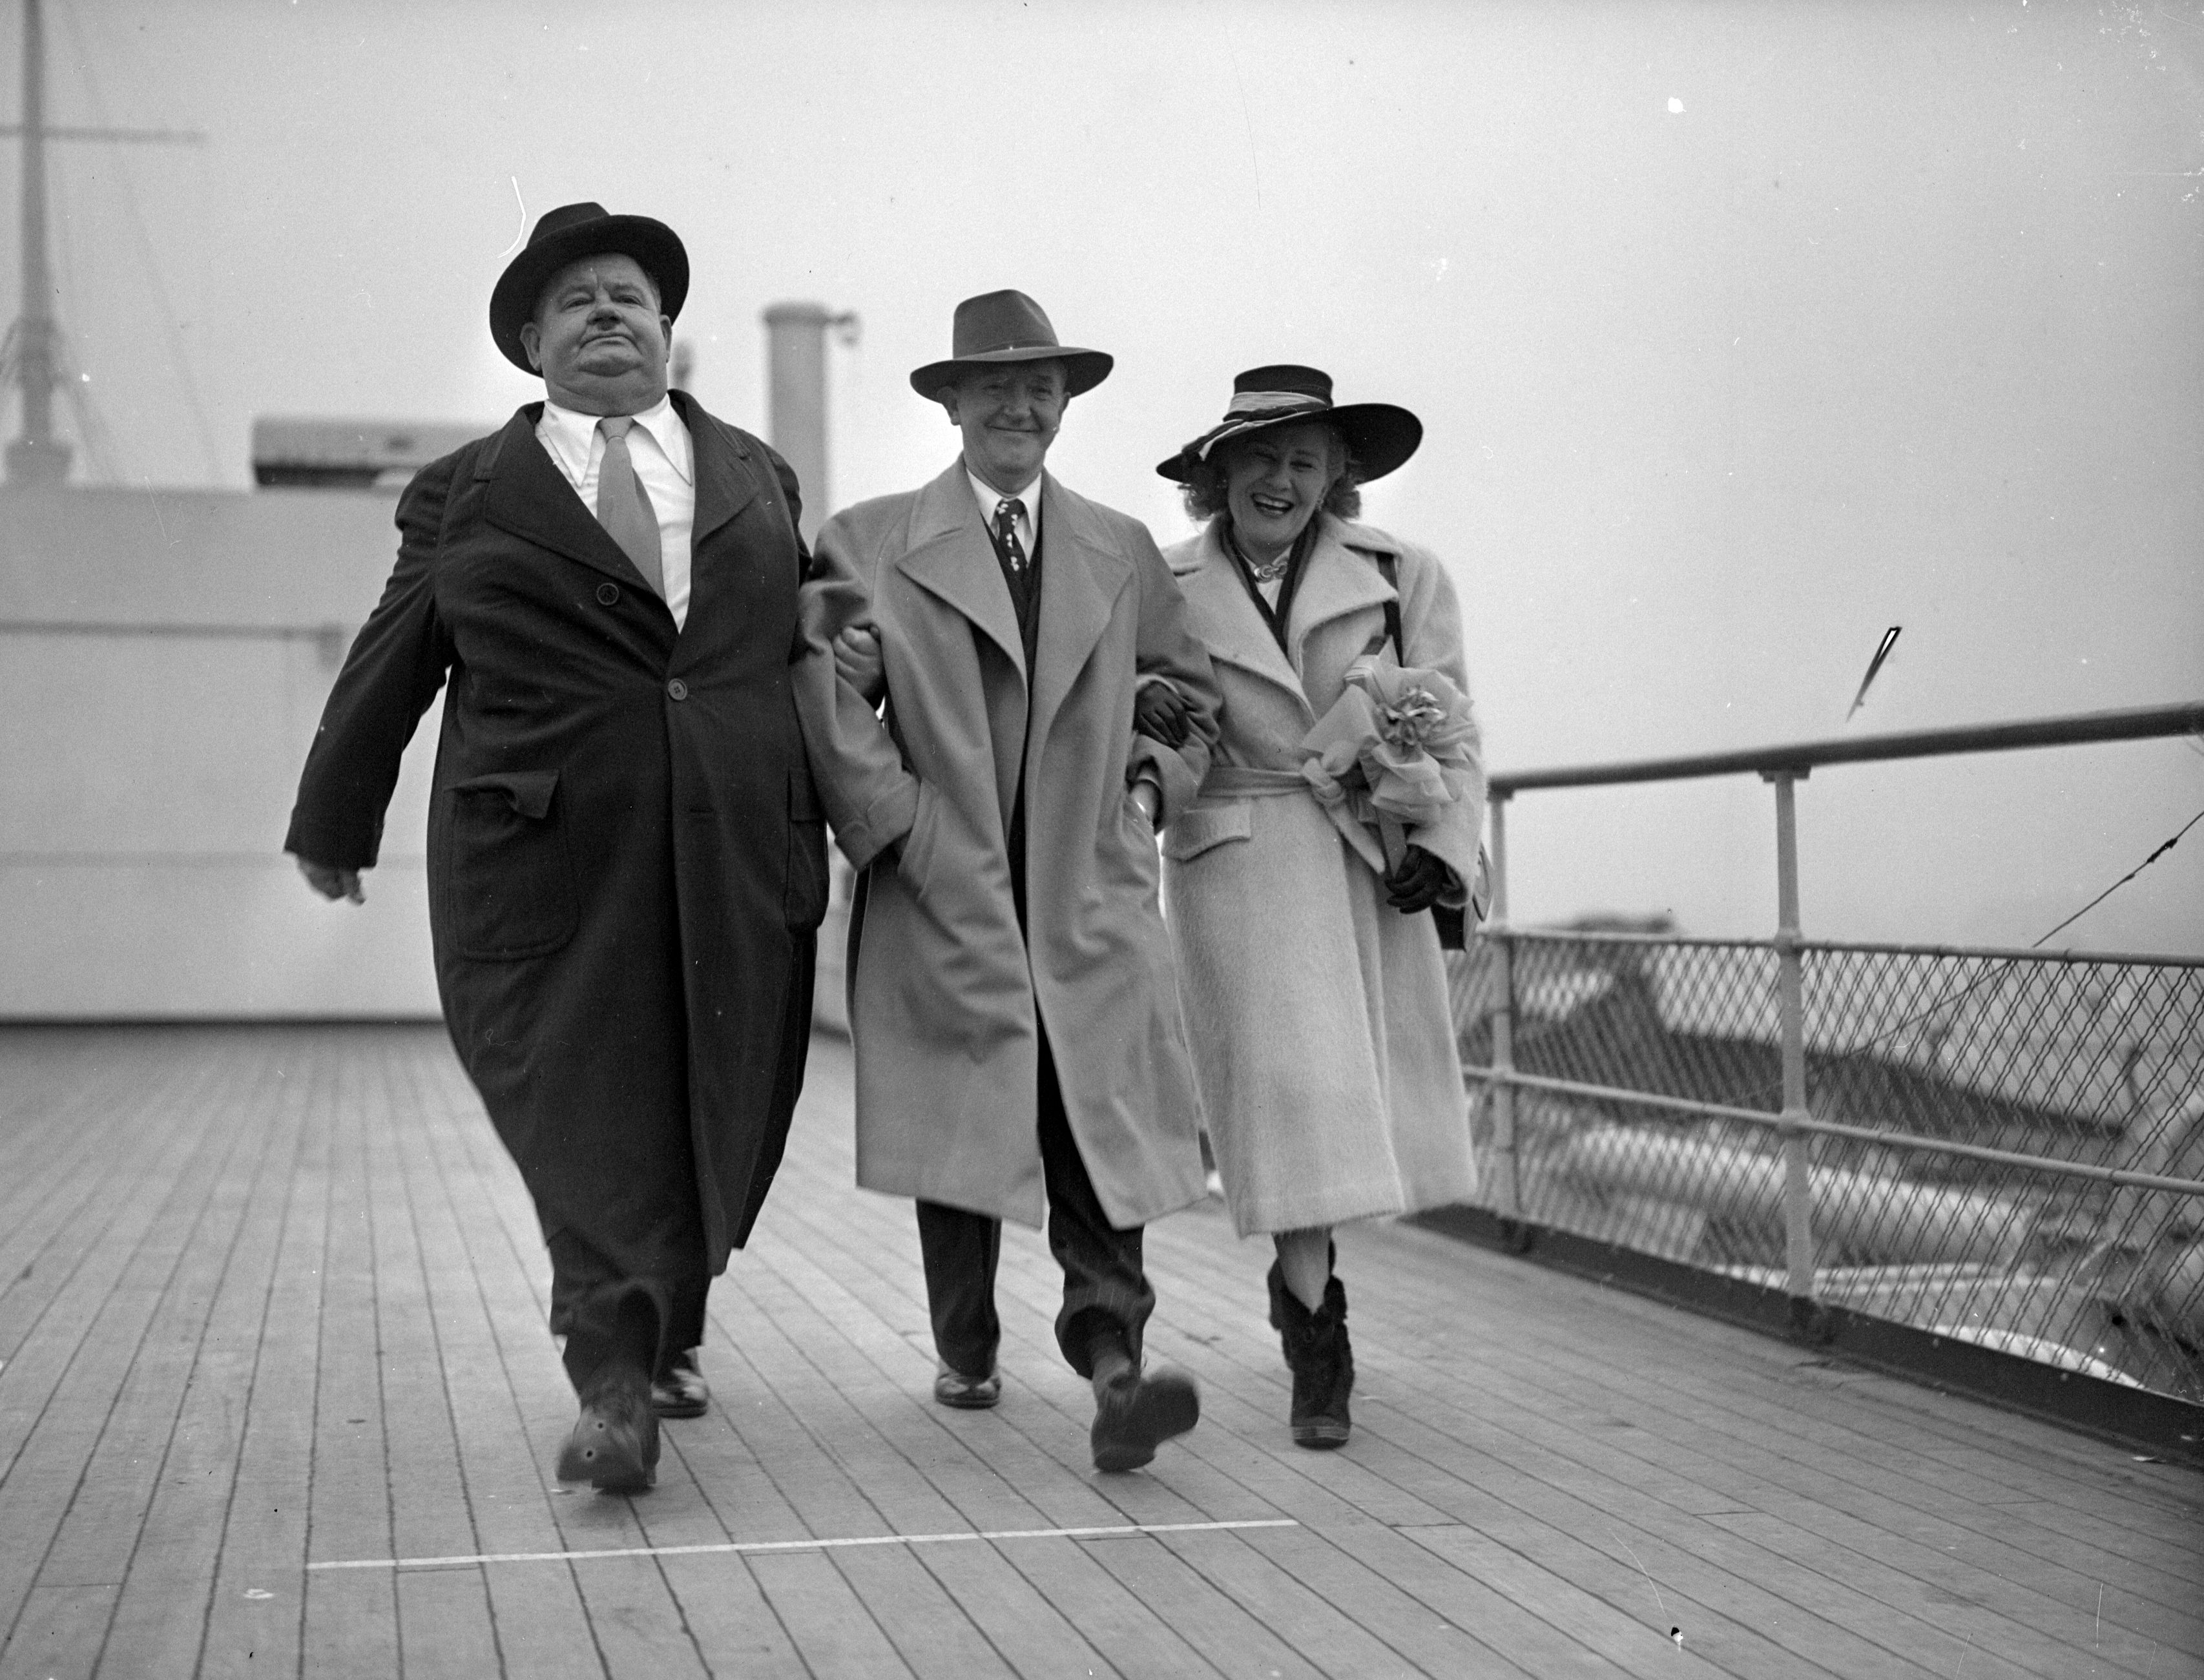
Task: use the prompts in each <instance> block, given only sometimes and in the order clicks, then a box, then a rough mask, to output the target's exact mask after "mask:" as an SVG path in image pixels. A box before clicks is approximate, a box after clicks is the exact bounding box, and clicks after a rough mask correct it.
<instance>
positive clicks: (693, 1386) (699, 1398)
mask: <svg viewBox="0 0 2204 1680" xmlns="http://www.w3.org/2000/svg"><path fill="white" fill-rule="evenodd" d="M711 1404H712V1387H711V1385H710V1384H709V1383H708V1382H706V1381H704V1374H703V1372H702V1371H700V1370H698V1369H696V1349H695V1348H693V1347H692V1348H690V1350H689V1351H688V1352H686V1353H677V1354H675V1355H674V1356H673V1358H672V1360H671V1361H669V1362H668V1363H667V1367H666V1369H664V1370H662V1371H661V1372H660V1373H659V1374H658V1375H656V1376H655V1377H653V1378H652V1379H651V1380H650V1409H651V1410H652V1411H655V1412H656V1413H657V1414H658V1415H659V1416H660V1417H702V1416H703V1415H704V1413H705V1411H706V1410H707V1409H708V1407H709V1406H710V1405H711Z"/></svg>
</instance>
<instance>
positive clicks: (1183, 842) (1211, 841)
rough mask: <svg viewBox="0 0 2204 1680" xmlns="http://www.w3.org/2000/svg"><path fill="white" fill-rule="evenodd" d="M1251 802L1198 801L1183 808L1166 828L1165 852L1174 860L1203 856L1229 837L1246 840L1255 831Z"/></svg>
mask: <svg viewBox="0 0 2204 1680" xmlns="http://www.w3.org/2000/svg"><path fill="white" fill-rule="evenodd" d="M1254 820H1255V813H1254V810H1253V806H1252V804H1251V802H1249V801H1247V800H1245V799H1235V800H1234V801H1233V802H1231V803H1230V804H1229V805H1197V806H1195V807H1194V808H1193V809H1191V810H1188V811H1182V812H1180V813H1178V815H1176V817H1173V818H1172V819H1170V824H1169V825H1168V826H1166V827H1165V828H1164V856H1165V857H1167V858H1169V859H1170V861H1172V862H1173V863H1184V862H1185V861H1187V860H1188V858H1194V857H1200V855H1202V853H1204V852H1206V851H1208V850H1209V849H1211V848H1212V847H1215V846H1221V845H1223V844H1224V843H1225V842H1226V841H1228V840H1245V839H1247V837H1248V836H1249V835H1251V834H1252V833H1253V831H1254Z"/></svg>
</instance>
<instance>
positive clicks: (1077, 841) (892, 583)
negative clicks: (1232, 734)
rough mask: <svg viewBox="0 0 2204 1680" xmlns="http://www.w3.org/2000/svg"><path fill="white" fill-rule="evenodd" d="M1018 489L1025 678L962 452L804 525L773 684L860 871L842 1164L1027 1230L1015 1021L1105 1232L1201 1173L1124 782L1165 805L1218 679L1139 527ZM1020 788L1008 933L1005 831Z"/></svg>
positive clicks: (1154, 888)
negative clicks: (1032, 499) (1149, 703)
mask: <svg viewBox="0 0 2204 1680" xmlns="http://www.w3.org/2000/svg"><path fill="white" fill-rule="evenodd" d="M1040 506H1041V518H1040V578H1041V589H1040V629H1039V638H1038V649H1037V652H1036V653H1035V654H1034V673H1035V674H1034V676H1033V677H1032V679H1031V680H1030V681H1028V672H1027V668H1026V659H1025V652H1024V647H1023V643H1022V640H1021V638H1020V636H1019V634H1018V621H1017V615H1016V610H1015V608H1014V607H1013V606H1012V605H1011V601H1010V589H1009V586H1008V585H1007V583H1005V582H1004V578H1003V574H1002V571H1001V567H1000V565H999V564H998V561H997V559H996V558H995V551H994V547H993V545H992V543H991V542H990V541H989V539H988V535H987V531H986V526H985V525H984V524H982V523H981V514H980V509H979V504H978V501H977V500H976V499H975V497H974V495H973V493H972V489H971V486H970V481H969V478H968V477H967V476H966V472H965V469H964V465H963V462H962V461H961V460H960V461H959V462H957V464H954V465H953V466H951V468H950V470H948V471H946V472H945V473H944V474H942V475H941V476H940V477H939V478H937V479H935V480H934V481H933V482H932V483H930V484H928V485H927V486H926V487H925V488H922V489H919V490H916V491H913V492H910V493H908V494H902V495H893V496H884V497H881V498H880V499H879V500H874V501H868V502H862V503H860V504H859V505H858V506H855V507H852V508H850V509H848V510H846V511H845V512H842V513H839V514H837V515H836V516H835V517H834V518H832V519H831V520H829V521H828V522H827V524H826V525H825V526H824V527H823V528H822V529H821V531H820V533H819V536H818V540H817V541H816V543H815V546H814V562H813V572H812V577H811V581H810V582H809V583H807V584H806V585H805V586H804V589H803V636H804V648H803V654H802V656H801V657H800V658H799V660H798V661H797V669H796V673H795V674H796V678H797V707H798V712H799V715H800V716H801V717H802V719H803V729H804V735H805V739H806V741H807V742H808V744H809V748H810V751H811V755H812V762H813V765H814V766H815V771H816V773H817V776H818V780H819V787H820V791H821V797H822V798H823V800H824V801H825V803H826V807H827V818H828V820H829V821H830V822H831V823H832V825H833V828H834V830H835V834H836V837H837V839H838V843H840V845H841V847H842V849H843V850H844V852H845V853H846V854H847V855H848V856H849V858H850V862H851V863H852V864H854V865H855V866H856V867H857V868H858V870H859V871H860V872H862V873H861V877H860V881H859V888H858V894H857V897H856V903H855V906H854V908H853V911H852V916H851V922H850V964H849V970H848V972H849V976H850V979H849V986H850V1036H851V1038H852V1039H853V1040H854V1042H855V1045H856V1063H857V1181H858V1183H859V1184H860V1185H862V1186H864V1187H865V1188H867V1189H869V1190H878V1191H884V1192H888V1193H889V1194H892V1195H899V1196H915V1197H920V1198H924V1199H926V1200H927V1201H933V1202H940V1203H944V1204H948V1205H950V1206H952V1207H959V1208H965V1209H969V1210H972V1211H974V1212H977V1213H985V1214H992V1215H993V1216H996V1217H998V1218H1004V1219H1012V1220H1016V1221H1017V1222H1021V1223H1022V1224H1026V1225H1032V1226H1038V1225H1040V1222H1041V1214H1042V1207H1043V1202H1044V1192H1043V1184H1042V1177H1041V1160H1040V1145H1039V1144H1038V1141H1037V1139H1036V1134H1035V1129H1034V1121H1035V1113H1036V1110H1035V1102H1036V1093H1037V1091H1038V1079H1039V1073H1038V1067H1039V1062H1038V1051H1039V1043H1040V1041H1039V1038H1038V1037H1037V1036H1036V1032H1035V1026H1036V1022H1037V1021H1039V1022H1040V1023H1045V1024H1046V1031H1047V1034H1048V1041H1049V1045H1050V1049H1051V1050H1052V1054H1053V1055H1054V1056H1055V1059H1056V1066H1057V1073H1058V1081H1059V1083H1060V1085H1061V1086H1062V1089H1063V1102H1064V1107H1065V1109H1066V1111H1067V1112H1068V1114H1069V1118H1070V1123H1071V1131H1072V1135H1073V1137H1074V1139H1075V1141H1076V1142H1077V1144H1078V1146H1079V1152H1080V1156H1081V1159H1082V1161H1083V1162H1085V1163H1086V1166H1087V1173H1088V1175H1089V1176H1090V1177H1091V1178H1092V1179H1093V1183H1094V1188H1095V1192H1096V1193H1097V1195H1098V1196H1099V1198H1100V1200H1101V1203H1102V1206H1103V1209H1104V1210H1105V1212H1106V1213H1107V1214H1108V1216H1109V1217H1110V1220H1111V1223H1112V1224H1114V1225H1117V1226H1118V1227H1131V1226H1135V1225H1140V1224H1143V1223H1145V1222H1147V1221H1149V1220H1152V1219H1155V1218H1158V1217H1159V1216H1162V1215H1164V1214H1166V1213H1169V1212H1170V1211H1171V1210H1174V1209H1176V1208H1181V1207H1184V1206H1186V1205H1187V1204H1189V1203H1191V1202H1194V1201H1196V1200H1198V1199H1200V1196H1201V1194H1202V1173H1201V1162H1200V1152H1199V1150H1198V1148H1197V1145H1196V1133H1197V1127H1198V1125H1199V1115H1198V1110H1197V1105H1196V1098H1195V1096H1194V1076H1193V1071H1192V1069H1191V1068H1190V1067H1189V1065H1188V1056H1187V1050H1186V1038H1185V1030H1184V1027H1183V1026H1182V1021H1181V1018H1180V1012H1179V998H1178V990H1177V985H1176V979H1175V976H1174V974H1173V972H1172V967H1171V954H1170V938H1169V936H1168V935H1167V934H1166V933H1165V932H1164V926H1163V921H1162V916H1161V906H1160V903H1159V901H1158V872H1159V865H1158V860H1157V856H1156V843H1155V836H1154V832H1153V831H1152V829H1151V828H1150V827H1149V825H1148V824H1147V821H1146V819H1145V818H1144V817H1143V816H1142V814H1141V810H1140V807H1139V806H1138V805H1137V803H1135V801H1134V800H1133V798H1132V796H1131V793H1130V786H1129V784H1130V781H1131V778H1133V777H1134V776H1135V775H1136V774H1138V773H1139V772H1140V771H1141V767H1142V766H1146V767H1147V768H1148V770H1149V772H1150V773H1151V775H1152V778H1153V779H1154V780H1155V781H1156V782H1157V783H1158V784H1159V786H1160V788H1161V791H1162V800H1163V810H1164V813H1165V815H1166V816H1168V814H1169V813H1170V812H1172V811H1174V810H1176V809H1177V808H1179V807H1182V806H1184V805H1185V804H1187V803H1188V802H1190V801H1191V800H1192V798H1193V796H1194V789H1195V787H1196V786H1197V785H1198V784H1199V783H1200V779H1201V777H1202V774H1203V772H1204V771H1205V770H1206V767H1207V766H1208V762H1209V743H1210V741H1211V738H1212V736H1213V735H1214V734H1215V722H1214V719H1215V715H1216V709H1217V691H1216V687H1215V680H1214V677H1213V676H1212V672H1211V668H1210V664H1209V660H1208V657H1207V655H1206V654H1204V653H1203V651H1202V648H1201V643H1200V641H1199V640H1198V639H1197V638H1196V637H1195V636H1194V633H1193V631H1192V630H1191V629H1190V628H1189V626H1188V622H1187V614H1186V607H1185V603H1184V601H1183V600H1182V599H1181V597H1180V595H1179V590H1178V587H1177V585H1176V583H1173V582H1172V579H1171V575H1170V569H1169V567H1167V566H1166V565H1164V559H1163V556H1162V555H1161V554H1160V553H1158V551H1157V548H1156V545H1155V542H1154V541H1153V540H1152V538H1151V537H1150V536H1149V535H1148V533H1147V529H1146V527H1145V526H1143V525H1142V524H1140V522H1139V521H1137V520H1135V519H1132V518H1128V517H1126V516H1125V515H1123V514H1122V513H1117V512H1112V511H1111V509H1109V508H1106V507H1103V506H1099V504H1097V503H1094V502H1091V501H1088V500H1087V499H1086V498H1085V497H1083V496H1079V495H1075V494H1073V493H1072V492H1070V491H1069V490H1067V489H1065V488H1063V486H1062V485H1061V484H1059V483H1058V482H1057V481H1056V480H1055V478H1054V477H1052V476H1044V478H1043V480H1042V488H1041V494H1040ZM866 622H870V623H871V624H874V626H876V627H877V629H878V630H879V634H880V644H881V651H882V654H883V657H884V660H885V662H886V676H887V709H886V718H885V719H883V718H881V717H880V716H876V715H875V713H874V709H873V707H871V706H869V705H868V704H867V703H866V701H865V700H864V698H863V697H862V695H859V694H858V693H857V691H856V689H853V688H851V687H850V684H849V683H847V682H846V681H844V680H843V679H841V678H840V677H838V676H837V674H836V672H835V670H834V661H833V657H832V648H831V644H832V639H833V637H834V636H836V635H837V634H838V633H839V632H840V630H842V629H843V628H844V626H845V625H850V624H862V623H866ZM1144 675H1145V676H1149V677H1161V678H1167V679H1168V680H1169V681H1170V682H1171V683H1172V684H1173V685H1174V686H1176V688H1177V689H1179V691H1180V692H1181V693H1182V695H1185V696H1186V697H1187V699H1188V701H1189V702H1190V704H1191V707H1192V709H1193V713H1194V728H1193V730H1192V731H1191V732H1190V733H1189V735H1188V739H1187V742H1186V744H1185V746H1184V747H1183V748H1182V749H1181V750H1179V751H1176V752H1173V751H1170V750H1167V749H1165V748H1161V747H1158V745H1157V743H1156V742H1152V741H1151V740H1148V739H1146V737H1140V738H1138V739H1136V738H1135V736H1134V733H1133V701H1134V695H1135V689H1136V686H1137V685H1138V683H1139V682H1140V680H1141V677H1143V676H1144ZM1021 787H1022V788H1023V790H1024V794H1025V821H1026V864H1027V884H1028V929H1027V931H1026V932H1024V933H1022V932H1021V931H1020V928H1019V926H1018V920H1017V915H1016V908H1015V906H1014V903H1013V901H1012V897H1011V892H1010V854H1009V846H1008V838H1007V837H1008V833H1009V828H1010V816H1011V813H1012V809H1013V807H1014V806H1015V804H1016V800H1017V796H1018V792H1019V790H1020V788H1021ZM897 841H900V842H901V846H900V848H899V849H898V850H897V851H895V852H892V853H886V855H883V854H884V852H886V849H887V848H888V847H889V846H890V845H891V844H892V843H894V842H897Z"/></svg>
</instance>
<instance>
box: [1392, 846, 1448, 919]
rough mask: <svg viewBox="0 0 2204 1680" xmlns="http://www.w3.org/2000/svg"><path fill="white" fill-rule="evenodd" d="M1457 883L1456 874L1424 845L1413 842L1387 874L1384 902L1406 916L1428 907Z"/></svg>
mask: <svg viewBox="0 0 2204 1680" xmlns="http://www.w3.org/2000/svg"><path fill="white" fill-rule="evenodd" d="M1457 884H1458V882H1457V880H1456V878H1455V873H1454V871H1453V870H1452V869H1450V868H1449V867H1447V865H1446V864H1444V863H1443V862H1441V861H1439V860H1438V859H1437V858H1435V857H1433V856H1432V855H1431V854H1430V853H1429V852H1427V851H1425V849H1423V848H1422V847H1421V846H1416V845H1411V846H1410V847H1409V848H1408V849H1407V854H1406V855H1404V856H1403V857H1402V858H1401V861H1400V864H1399V866H1398V867H1395V868H1394V869H1392V870H1390V871H1389V872H1388V873H1387V874H1386V876H1385V902H1387V903H1389V904H1390V905H1391V906H1392V907H1393V908H1395V909H1396V910H1398V911H1399V912H1400V913H1401V914H1402V915H1404V916H1413V915H1414V914H1417V913H1418V912H1419V911H1422V910H1428V909H1430V908H1431V906H1432V905H1434V904H1436V903H1437V902H1439V900H1440V898H1441V897H1442V896H1444V895H1445V894H1446V893H1448V892H1449V890H1452V889H1453V888H1455V886H1456V885H1457Z"/></svg>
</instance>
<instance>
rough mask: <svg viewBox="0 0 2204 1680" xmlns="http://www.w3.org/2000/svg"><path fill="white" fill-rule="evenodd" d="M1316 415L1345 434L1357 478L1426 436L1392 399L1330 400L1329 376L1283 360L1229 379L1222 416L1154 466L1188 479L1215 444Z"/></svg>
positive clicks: (1389, 463)
mask: <svg viewBox="0 0 2204 1680" xmlns="http://www.w3.org/2000/svg"><path fill="white" fill-rule="evenodd" d="M1310 421H1314V422H1316V423H1318V424H1321V425H1325V426H1330V427H1331V428H1332V429H1334V430H1336V431H1337V432H1338V433H1339V435H1341V436H1342V437H1344V438H1345V439H1346V440H1347V447H1348V453H1351V454H1352V455H1353V456H1354V461H1355V465H1356V467H1357V468H1358V469H1359V470H1360V482H1363V483H1365V484H1366V483H1368V482H1370V481H1371V480H1372V479H1373V478H1383V476H1385V475H1386V474H1387V473H1389V472H1390V471H1392V470H1394V469H1395V467H1397V466H1399V465H1400V464H1401V463H1402V462H1403V461H1406V460H1407V458H1408V457H1409V456H1411V455H1413V454H1414V453H1416V446H1417V445H1418V444H1419V443H1421V442H1422V441H1424V423H1423V422H1422V421H1420V420H1419V419H1417V418H1416V417H1415V416H1414V415H1413V414H1411V413H1409V412H1408V411H1407V409H1405V408H1399V407H1396V406H1395V405H1393V404H1391V403H1342V404H1339V405H1336V406H1335V405H1333V403H1332V400H1331V376H1330V374H1328V373H1325V372H1323V371H1322V370H1319V369H1317V368H1303V367H1296V366H1295V365H1293V364H1290V363H1282V364H1278V365H1277V366H1274V367H1268V368H1250V369H1248V370H1247V372H1245V373H1243V374H1241V376H1239V377H1238V378H1237V379H1235V380H1234V381H1233V382H1232V401H1231V402H1230V404H1229V405H1227V407H1226V408H1225V411H1224V418H1223V420H1222V421H1221V422H1219V423H1218V424H1217V425H1214V426H1212V427H1211V428H1210V429H1208V430H1207V431H1206V432H1204V433H1203V434H1202V435H1200V437H1198V438H1196V439H1194V441H1193V442H1191V443H1189V444H1188V445H1187V446H1186V447H1185V448H1183V449H1182V450H1180V451H1179V452H1178V453H1176V455H1174V456H1172V457H1171V458H1170V459H1169V460H1167V461H1161V462H1158V464H1157V465H1156V470H1157V471H1158V472H1159V473H1161V474H1162V475H1163V476H1164V477H1165V478H1168V479H1170V480H1172V481H1173V482H1176V483H1180V484H1183V483H1185V482H1186V479H1187V474H1188V471H1190V470H1192V468H1193V466H1194V463H1195V462H1197V461H1206V460H1207V459H1208V458H1209V457H1210V454H1211V453H1212V451H1214V450H1215V449H1216V448H1217V447H1218V445H1219V444H1224V443H1229V442H1231V441H1233V440H1234V439H1235V438H1243V437H1246V436H1247V435H1249V434H1251V433H1254V432H1264V431H1268V430H1270V429H1271V428H1272V427H1274V426H1297V425H1301V424H1304V423H1307V422H1310Z"/></svg>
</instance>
